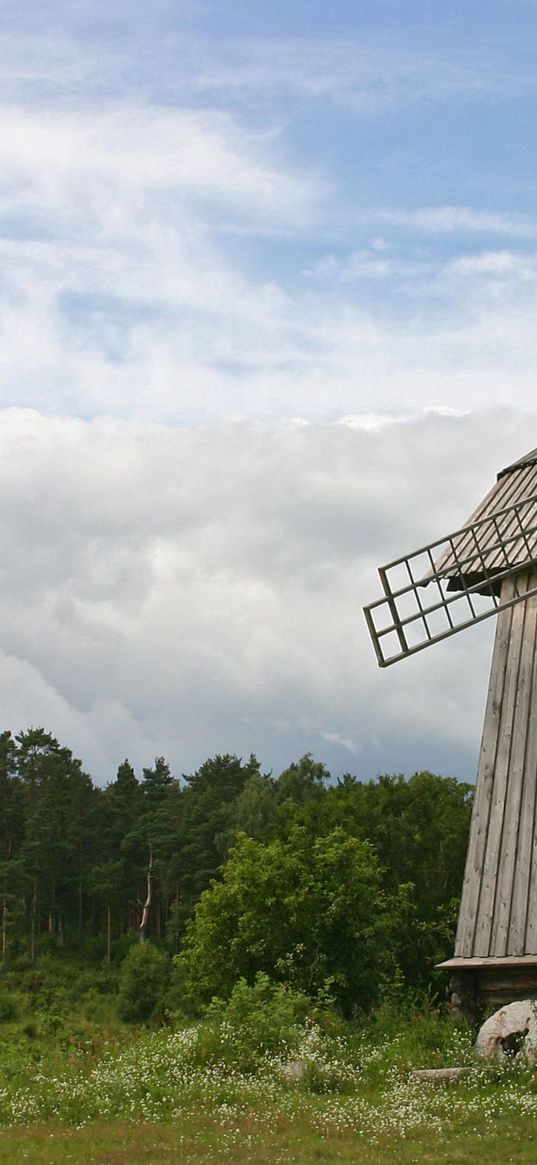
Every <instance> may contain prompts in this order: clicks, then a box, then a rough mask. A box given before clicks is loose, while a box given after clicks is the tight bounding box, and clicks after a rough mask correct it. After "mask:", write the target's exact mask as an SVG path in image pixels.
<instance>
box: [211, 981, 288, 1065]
mask: <svg viewBox="0 0 537 1165" xmlns="http://www.w3.org/2000/svg"><path fill="white" fill-rule="evenodd" d="M308 1011H311V1000H310V999H308V997H307V996H306V995H304V994H303V993H302V992H301V991H296V990H294V989H293V988H291V987H288V986H287V985H286V984H283V983H273V982H272V980H271V979H269V977H268V975H264V974H261V973H260V974H258V975H256V978H255V982H254V984H253V986H250V985H249V984H248V983H247V982H246V979H239V981H238V983H236V984H235V987H234V988H233V991H232V993H231V996H230V998H229V1000H228V1001H227V1003H224V1002H222V1000H219V999H215V1000H213V1002H212V1004H211V1005H210V1007H209V1008H208V1010H207V1017H208V1020H209V1023H208V1025H207V1027H206V1028H205V1029H204V1032H203V1036H202V1041H203V1043H204V1044H205V1053H206V1056H207V1058H213V1057H215V1056H216V1058H217V1059H218V1058H222V1059H224V1060H225V1061H227V1062H230V1063H233V1064H234V1065H236V1066H237V1067H238V1068H240V1069H241V1070H242V1071H250V1070H252V1069H253V1068H255V1066H256V1065H257V1064H258V1063H259V1062H260V1060H261V1059H263V1057H264V1056H266V1055H267V1053H271V1052H281V1051H283V1050H285V1049H287V1050H288V1049H290V1048H293V1047H295V1046H296V1044H297V1042H298V1039H299V1035H300V1031H301V1029H302V1027H303V1025H304V1023H305V1021H306V1019H307V1016H308Z"/></svg>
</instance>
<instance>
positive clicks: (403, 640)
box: [364, 494, 537, 667]
mask: <svg viewBox="0 0 537 1165" xmlns="http://www.w3.org/2000/svg"><path fill="white" fill-rule="evenodd" d="M536 512H537V494H535V495H532V496H531V497H526V498H524V499H522V500H521V501H518V502H515V503H513V504H512V505H510V506H506V507H504V508H503V509H501V510H497V511H496V512H495V513H494V514H489V515H488V516H487V517H485V518H481V519H479V520H478V521H476V522H471V523H470V524H468V525H467V526H463V527H462V528H461V529H460V530H456V531H455V532H454V533H453V534H448V535H447V536H445V537H444V538H439V539H438V540H437V541H436V542H430V543H428V545H427V546H423V547H421V548H420V549H419V550H414V551H413V552H412V553H411V554H407V555H404V556H403V557H402V558H396V559H394V561H393V562H389V563H388V564H387V565H386V566H382V567H380V568H379V572H378V573H379V576H380V581H381V583H382V589H383V591H384V594H383V597H382V598H380V599H377V600H376V601H375V602H373V603H368V605H367V606H366V607H364V615H365V618H366V622H367V626H368V630H369V634H370V636H371V639H372V640H373V645H374V647H375V651H376V654H377V659H378V663H379V666H380V667H388V666H389V665H390V664H392V663H396V662H397V661H398V660H400V659H404V658H405V657H406V656H407V655H414V654H415V653H416V652H418V651H423V649H424V648H425V647H429V646H430V645H431V644H432V643H438V642H439V641H440V640H441V639H447V638H449V636H450V635H455V634H456V633H457V632H458V631H462V630H463V629H464V628H465V627H470V626H472V624H474V623H479V622H481V621H482V620H483V619H488V618H490V616H491V615H495V614H496V613H497V612H498V611H502V610H505V609H506V608H507V607H512V606H514V605H515V604H516V603H521V602H524V600H525V599H529V598H530V597H531V596H532V595H535V594H537V586H536V587H534V588H533V589H531V590H527V589H524V580H521V583H522V585H521V587H520V589H518V587H517V574H521V572H525V574H526V575H527V571H528V568H529V567H531V566H532V565H533V564H535V563H537V519H536ZM444 564H446V565H444ZM508 577H509V578H512V579H513V588H511V589H510V597H509V598H506V597H504V598H503V599H502V588H501V583H502V581H503V579H506V578H508ZM476 579H477V581H476ZM469 580H470V581H469ZM450 584H451V587H450ZM525 585H526V587H527V579H526V584H525ZM430 586H432V587H433V588H434V591H433V594H432V595H431V596H430V597H429V595H427V594H426V588H428V587H430ZM453 588H456V589H453ZM450 590H451V593H449V591H450Z"/></svg>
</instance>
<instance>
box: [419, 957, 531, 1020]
mask: <svg viewBox="0 0 537 1165" xmlns="http://www.w3.org/2000/svg"><path fill="white" fill-rule="evenodd" d="M438 968H439V969H441V970H444V971H449V973H450V974H449V984H448V993H449V996H450V1003H451V1010H452V1013H453V1015H454V1017H456V1018H459V1019H467V1020H469V1021H470V1022H472V1023H474V1022H476V1021H477V1020H480V1019H481V1018H482V1017H483V1015H484V1013H485V1012H491V1011H496V1010H497V1009H498V1008H499V1007H504V1006H505V1005H506V1004H507V1003H513V1002H515V1000H517V999H535V1000H537V955H521V956H520V957H519V958H516V957H512V958H511V957H505V958H486V959H485V958H483V959H482V958H470V959H447V960H446V962H445V963H439V964H438Z"/></svg>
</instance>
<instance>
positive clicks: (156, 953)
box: [118, 943, 169, 1023]
mask: <svg viewBox="0 0 537 1165" xmlns="http://www.w3.org/2000/svg"><path fill="white" fill-rule="evenodd" d="M168 976H169V960H168V957H167V955H166V954H165V953H164V951H161V950H159V948H158V947H155V946H154V945H153V944H152V943H138V944H137V945H136V946H132V947H131V948H130V950H129V953H128V955H127V956H126V958H125V959H124V960H123V962H122V964H121V967H120V971H119V992H118V1014H119V1016H120V1018H121V1019H124V1020H127V1022H129V1023H144V1022H145V1020H147V1019H149V1018H150V1017H151V1016H152V1015H153V1014H154V1013H155V1012H156V1010H157V1008H158V1006H159V1005H161V1004H162V1000H163V996H164V991H165V988H166V984H167V981H168Z"/></svg>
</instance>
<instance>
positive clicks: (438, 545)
mask: <svg viewBox="0 0 537 1165" xmlns="http://www.w3.org/2000/svg"><path fill="white" fill-rule="evenodd" d="M424 566H425V569H424ZM379 573H380V577H381V582H382V587H383V591H384V596H383V598H382V599H379V600H377V602H376V603H372V604H370V605H369V607H368V608H366V612H365V614H366V619H367V623H368V627H369V631H370V633H371V636H372V639H373V642H374V645H375V650H376V652H377V658H378V661H379V664H380V666H382V667H385V666H387V665H389V664H391V663H393V662H396V660H398V659H401V658H403V657H404V656H406V655H410V654H413V653H414V652H415V651H420V650H422V649H423V648H424V647H428V646H429V645H431V644H432V643H435V642H437V641H438V640H439V639H444V638H447V637H448V636H450V635H453V634H455V633H456V632H458V631H459V630H462V629H463V628H465V627H468V626H469V625H471V624H472V623H474V622H479V621H480V620H481V619H484V618H488V617H489V616H490V615H495V614H496V615H497V616H498V618H497V627H496V638H495V644H494V651H493V657H492V666H491V673H490V682H489V689H488V696H487V703H486V710H485V719H484V725H483V734H482V743H481V752H480V759H479V768H478V774H477V782H476V793H475V800H474V807H473V813H472V821H471V826H470V837H469V842H468V851H467V857H466V868H465V875H464V883H463V889H462V898H461V906H460V912H459V921H458V928H457V937H456V943H455V951H454V955H453V958H451V959H448V960H446V961H445V962H444V963H441V964H439V966H441V967H442V968H443V969H445V970H446V971H447V972H449V975H450V991H451V1002H452V1007H453V1010H454V1012H455V1013H457V1014H459V1015H464V1016H467V1017H470V1018H476V1017H477V1016H478V1015H479V1014H480V1013H482V1012H483V1011H484V1010H485V1009H490V1008H491V1007H492V1008H493V1009H494V1008H495V1007H500V1006H504V1005H505V1004H507V1003H510V1002H513V1001H515V1000H521V999H528V998H530V999H535V1000H537V824H536V820H537V450H534V451H533V452H532V453H530V454H528V455H527V456H526V457H524V458H521V460H520V461H519V462H516V463H515V464H514V465H512V466H509V467H508V468H507V469H506V470H502V472H501V473H500V474H499V475H498V478H497V482H496V484H495V486H493V488H492V490H491V491H490V492H489V494H487V496H486V498H485V499H484V501H483V502H482V503H481V505H480V506H479V507H478V509H477V510H476V511H475V512H474V514H473V515H472V516H471V518H470V519H469V521H468V523H467V525H466V526H465V527H463V528H462V529H461V530H459V531H457V532H456V533H455V534H452V535H449V536H448V537H447V538H444V539H442V540H441V541H440V542H435V543H431V544H430V545H429V546H427V547H424V548H422V549H421V550H419V551H416V552H415V553H414V554H412V555H408V556H406V557H405V558H403V559H399V560H397V562H395V563H391V564H390V565H389V566H388V567H384V568H382V569H381V570H380V572H379ZM390 578H391V579H392V582H390V581H389V580H390ZM387 580H388V581H387ZM431 584H433V585H432V586H431ZM405 643H406V649H405V646H404V645H405Z"/></svg>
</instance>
